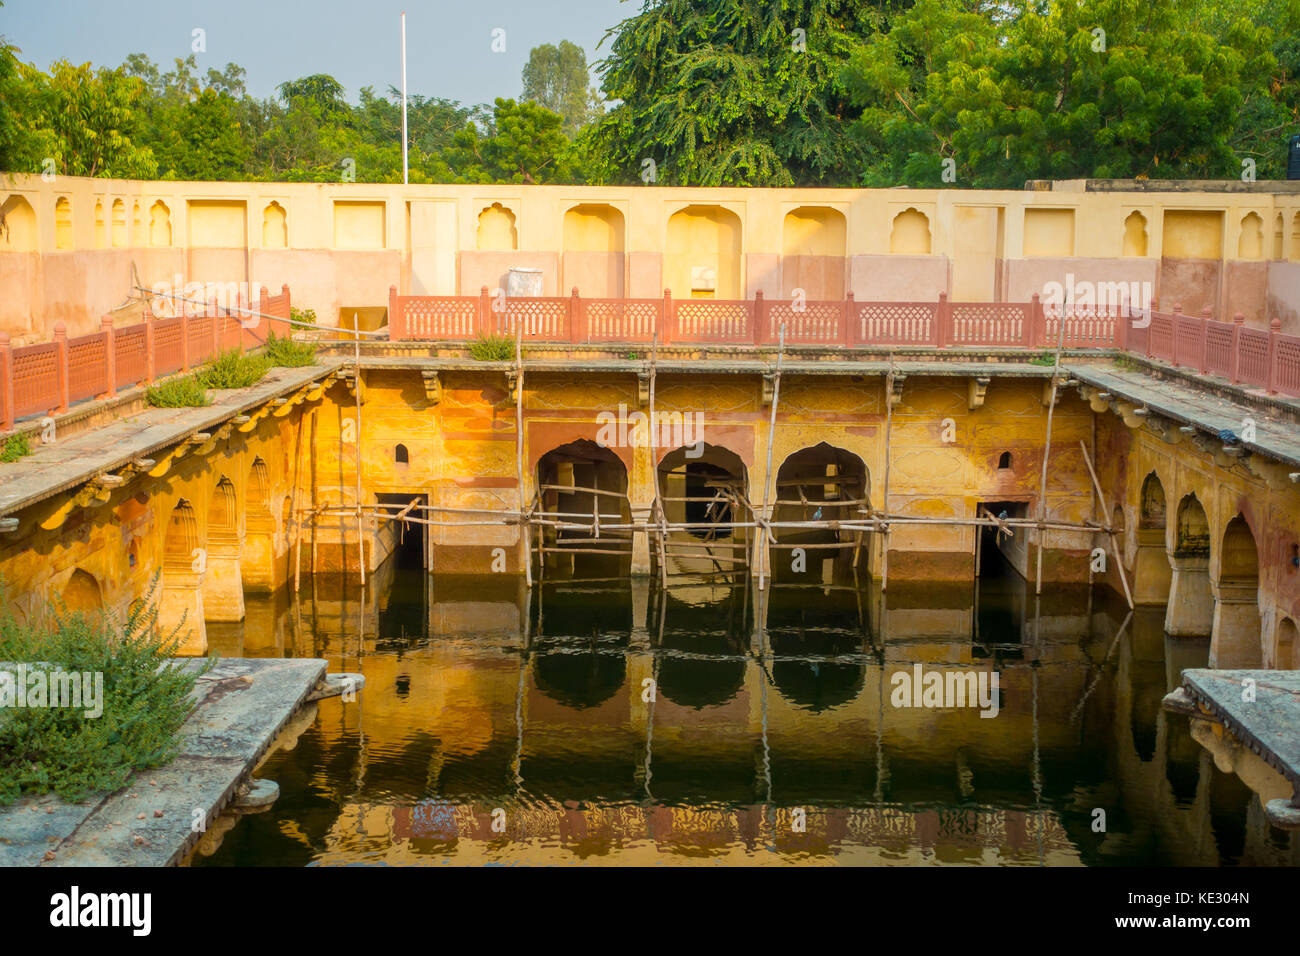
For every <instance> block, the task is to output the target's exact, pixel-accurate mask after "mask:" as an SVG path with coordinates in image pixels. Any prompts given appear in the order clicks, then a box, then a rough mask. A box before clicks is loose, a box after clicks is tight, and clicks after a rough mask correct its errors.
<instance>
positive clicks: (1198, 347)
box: [1174, 315, 1205, 368]
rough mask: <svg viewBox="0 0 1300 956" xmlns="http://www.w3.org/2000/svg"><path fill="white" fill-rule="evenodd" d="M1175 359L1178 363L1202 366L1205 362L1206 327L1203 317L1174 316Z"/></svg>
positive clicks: (1194, 366) (1193, 366)
mask: <svg viewBox="0 0 1300 956" xmlns="http://www.w3.org/2000/svg"><path fill="white" fill-rule="evenodd" d="M1174 359H1175V362H1176V364H1178V365H1187V366H1191V367H1192V368H1201V367H1203V365H1204V363H1205V328H1204V323H1203V321H1202V320H1201V319H1194V318H1191V317H1190V316H1185V315H1176V316H1174Z"/></svg>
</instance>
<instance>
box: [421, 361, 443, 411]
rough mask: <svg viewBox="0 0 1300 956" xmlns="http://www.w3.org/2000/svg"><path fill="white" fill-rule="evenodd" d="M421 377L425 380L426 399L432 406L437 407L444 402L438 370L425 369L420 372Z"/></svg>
mask: <svg viewBox="0 0 1300 956" xmlns="http://www.w3.org/2000/svg"><path fill="white" fill-rule="evenodd" d="M420 377H421V378H422V379H424V397H425V398H426V399H427V400H428V402H429V404H430V405H437V404H438V403H439V402H441V401H442V379H440V378H439V377H438V372H437V370H436V369H424V370H422V371H421V372H420Z"/></svg>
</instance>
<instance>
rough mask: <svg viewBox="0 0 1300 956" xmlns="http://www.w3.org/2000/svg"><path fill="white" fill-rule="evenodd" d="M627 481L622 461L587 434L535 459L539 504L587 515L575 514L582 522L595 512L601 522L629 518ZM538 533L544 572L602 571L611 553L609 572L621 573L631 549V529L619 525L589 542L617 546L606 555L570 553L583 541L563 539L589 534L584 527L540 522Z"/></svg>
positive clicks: (604, 547)
mask: <svg viewBox="0 0 1300 956" xmlns="http://www.w3.org/2000/svg"><path fill="white" fill-rule="evenodd" d="M627 487H628V477H627V465H626V464H624V462H623V460H622V459H621V458H619V457H618V455H616V454H615V453H614V452H613V451H612V450H611V449H610V448H608V447H604V446H602V445H600V444H598V443H596V442H594V441H590V440H589V439H585V438H584V439H578V440H577V441H571V442H567V443H566V444H563V445H560V446H559V447H558V448H553V449H551V450H550V451H548V452H547V453H546V454H544V455H542V456H541V458H539V459H538V461H537V488H538V491H539V493H540V495H541V503H542V510H543V511H545V512H548V513H551V514H568V515H592V516H593V518H592V519H591V520H589V519H586V518H580V519H574V520H577V521H581V522H582V523H584V524H589V523H593V522H594V516H595V515H596V514H597V513H599V515H600V520H601V522H602V523H604V524H629V523H630V522H631V520H632V509H631V505H630V503H629V502H628V498H627ZM542 536H543V538H542V540H543V542H544V544H545V546H546V549H547V554H546V560H547V564H546V568H547V573H548V574H549V573H550V572H551V570H552V569H555V570H560V571H567V572H569V573H573V574H579V573H582V574H586V573H587V572H590V573H591V575H592V576H595V577H605V576H609V575H608V574H607V573H606V572H607V571H611V569H610V563H611V559H613V560H614V561H616V562H618V567H616V568H614V569H612V573H616V574H617V573H626V571H627V561H630V559H631V555H632V535H631V533H630V532H628V531H624V530H614V531H602V532H601V538H602V539H604V541H605V543H604V544H602V545H598V546H594V547H600V548H601V549H602V550H608V551H616V552H619V553H618V554H609V555H581V554H576V553H573V551H572V548H573V547H582V545H581V544H575V545H566V541H567V540H569V539H585V538H590V537H592V535H591V533H590V532H588V531H586V530H582V529H562V528H544V529H542ZM589 546H591V545H589ZM566 551H568V553H567V554H566ZM625 558H626V559H627V560H626V561H625V560H624V559H625Z"/></svg>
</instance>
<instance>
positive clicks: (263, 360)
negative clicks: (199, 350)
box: [195, 349, 271, 388]
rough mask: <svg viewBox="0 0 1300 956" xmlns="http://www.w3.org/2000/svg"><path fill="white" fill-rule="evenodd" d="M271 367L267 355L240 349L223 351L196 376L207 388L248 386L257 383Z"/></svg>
mask: <svg viewBox="0 0 1300 956" xmlns="http://www.w3.org/2000/svg"><path fill="white" fill-rule="evenodd" d="M270 368H271V360H270V359H269V358H267V357H266V356H265V355H246V354H244V352H243V351H241V350H240V349H229V350H227V351H225V352H222V353H221V354H220V355H218V356H217V357H216V358H214V359H213V360H212V361H211V362H209V363H208V364H207V365H205V366H203V368H201V369H199V370H198V371H197V372H196V373H195V376H196V377H197V378H198V380H199V384H200V385H202V386H204V387H205V388H248V386H250V385H256V384H257V383H258V382H260V381H261V380H262V377H263V376H264V375H266V373H267V372H268V371H269V370H270Z"/></svg>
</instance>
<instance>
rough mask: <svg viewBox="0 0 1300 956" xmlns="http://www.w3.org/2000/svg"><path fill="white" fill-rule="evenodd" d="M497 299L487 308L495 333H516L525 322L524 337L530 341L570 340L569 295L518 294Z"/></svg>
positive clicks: (509, 334)
mask: <svg viewBox="0 0 1300 956" xmlns="http://www.w3.org/2000/svg"><path fill="white" fill-rule="evenodd" d="M497 301H501V302H502V304H503V308H502V310H501V311H497V309H496V308H495V305H496V302H493V303H492V306H493V307H490V308H489V310H488V327H489V328H490V329H491V330H492V333H493V334H495V335H508V336H514V335H515V333H516V330H517V329H518V328H519V327H520V326H521V325H522V327H523V337H524V339H526V340H528V341H531V342H566V341H568V340H569V305H570V302H571V300H570V299H569V298H568V297H567V296H566V297H542V296H537V297H519V298H514V299H510V298H507V299H504V300H497Z"/></svg>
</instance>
